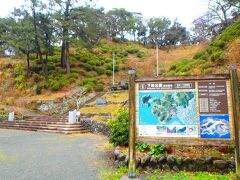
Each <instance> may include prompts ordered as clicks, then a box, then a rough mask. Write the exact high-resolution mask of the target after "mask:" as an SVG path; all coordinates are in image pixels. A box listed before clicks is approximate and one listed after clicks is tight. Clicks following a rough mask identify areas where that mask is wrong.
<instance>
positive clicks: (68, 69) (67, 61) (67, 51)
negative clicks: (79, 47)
mask: <svg viewBox="0 0 240 180" xmlns="http://www.w3.org/2000/svg"><path fill="white" fill-rule="evenodd" d="M66 71H67V75H69V74H70V60H69V42H68V41H67V42H66Z"/></svg>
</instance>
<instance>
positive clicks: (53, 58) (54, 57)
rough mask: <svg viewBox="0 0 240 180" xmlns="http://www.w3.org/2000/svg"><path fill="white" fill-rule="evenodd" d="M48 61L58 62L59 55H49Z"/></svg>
mask: <svg viewBox="0 0 240 180" xmlns="http://www.w3.org/2000/svg"><path fill="white" fill-rule="evenodd" d="M48 61H49V62H54V63H58V62H60V56H59V55H54V56H49V57H48Z"/></svg>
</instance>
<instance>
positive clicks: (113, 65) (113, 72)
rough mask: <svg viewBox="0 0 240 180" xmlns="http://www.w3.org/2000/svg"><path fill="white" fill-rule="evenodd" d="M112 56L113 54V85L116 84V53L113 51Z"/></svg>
mask: <svg viewBox="0 0 240 180" xmlns="http://www.w3.org/2000/svg"><path fill="white" fill-rule="evenodd" d="M112 56H113V68H112V69H113V79H112V81H113V82H112V83H113V86H114V85H115V53H114V52H113V54H112Z"/></svg>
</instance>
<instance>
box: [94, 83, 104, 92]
mask: <svg viewBox="0 0 240 180" xmlns="http://www.w3.org/2000/svg"><path fill="white" fill-rule="evenodd" d="M103 89H104V85H103V84H101V83H100V84H97V85H96V87H95V90H96V91H103Z"/></svg>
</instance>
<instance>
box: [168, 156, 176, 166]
mask: <svg viewBox="0 0 240 180" xmlns="http://www.w3.org/2000/svg"><path fill="white" fill-rule="evenodd" d="M167 162H168V164H170V165H172V164H174V162H175V158H174V156H172V155H168V156H167Z"/></svg>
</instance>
